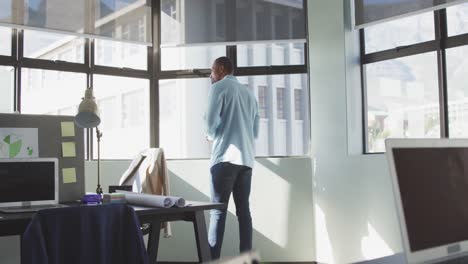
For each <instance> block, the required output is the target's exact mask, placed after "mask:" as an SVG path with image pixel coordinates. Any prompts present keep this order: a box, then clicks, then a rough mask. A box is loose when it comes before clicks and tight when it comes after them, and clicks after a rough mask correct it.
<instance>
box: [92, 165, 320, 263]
mask: <svg viewBox="0 0 468 264" xmlns="http://www.w3.org/2000/svg"><path fill="white" fill-rule="evenodd" d="M129 163H130V162H129V161H105V162H103V164H102V170H101V171H102V183H101V184H102V185H103V186H104V190H105V191H106V190H107V186H108V185H109V184H117V183H118V180H119V178H120V176H121V175H122V173H123V172H124V171H125V169H126V168H127V167H128V165H129ZM168 167H169V171H170V187H171V194H172V195H179V196H183V197H184V198H186V199H188V200H200V201H209V196H210V194H209V167H210V166H209V161H208V160H185V161H182V160H181V161H169V162H168ZM311 170H312V169H311V162H310V159H309V158H288V159H257V162H256V164H255V169H254V172H253V178H252V194H251V198H250V203H251V211H252V218H253V226H254V247H255V248H256V249H258V250H259V251H260V254H261V256H262V259H263V260H265V261H312V260H314V233H313V207H312V202H311V201H312V178H311V176H310V171H311ZM85 171H86V175H87V177H86V191H94V190H95V189H96V176H95V175H96V163H95V162H87V163H86V168H85ZM233 205H234V204H233V202H232V199H231V202H230V207H229V216H228V220H227V225H226V234H225V237H224V244H223V252H222V254H223V255H225V256H233V255H236V254H237V253H238V244H239V239H238V226H237V219H236V217H235V207H234V206H233ZM206 222H207V223H208V222H209V215H208V214H206ZM173 234H174V237H173V238H170V239H165V238H161V244H160V251H159V252H160V257H159V258H158V259H159V260H167V261H197V249H196V244H195V240H194V233H193V226H192V225H191V224H190V223H185V222H176V223H175V224H174V225H173Z"/></svg>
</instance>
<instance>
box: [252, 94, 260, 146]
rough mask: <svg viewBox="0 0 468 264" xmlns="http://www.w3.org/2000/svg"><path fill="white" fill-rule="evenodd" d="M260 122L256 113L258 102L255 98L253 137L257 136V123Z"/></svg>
mask: <svg viewBox="0 0 468 264" xmlns="http://www.w3.org/2000/svg"><path fill="white" fill-rule="evenodd" d="M259 123H260V115H259V114H258V102H257V100H255V117H254V125H253V133H254V138H255V139H257V138H258V130H259V125H260V124H259Z"/></svg>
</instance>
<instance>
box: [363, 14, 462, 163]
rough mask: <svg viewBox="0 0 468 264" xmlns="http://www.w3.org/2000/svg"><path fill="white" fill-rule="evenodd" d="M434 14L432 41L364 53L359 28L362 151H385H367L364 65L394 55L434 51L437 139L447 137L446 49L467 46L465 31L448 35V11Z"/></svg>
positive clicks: (391, 57) (400, 56)
mask: <svg viewBox="0 0 468 264" xmlns="http://www.w3.org/2000/svg"><path fill="white" fill-rule="evenodd" d="M433 16H434V30H435V38H434V40H430V41H426V42H421V43H416V44H411V45H406V46H398V47H395V48H392V49H387V50H382V51H378V52H372V53H366V47H365V29H360V30H359V42H360V63H361V84H362V90H361V91H362V98H361V99H362V128H363V133H362V134H363V137H362V140H363V154H371V155H372V154H382V153H384V152H369V148H368V147H369V146H368V140H369V139H368V127H367V126H368V124H367V122H368V120H367V117H368V109H367V87H366V72H365V69H364V68H365V65H366V64H371V63H376V62H381V61H387V60H392V59H397V58H403V57H409V56H413V55H418V54H423V53H428V52H436V56H437V74H438V91H439V120H440V138H449V123H448V122H449V116H448V114H449V113H448V97H447V59H446V50H447V49H450V48H455V47H462V46H466V45H468V33H465V34H460V35H455V36H448V24H447V11H446V9H440V10H436V11H433Z"/></svg>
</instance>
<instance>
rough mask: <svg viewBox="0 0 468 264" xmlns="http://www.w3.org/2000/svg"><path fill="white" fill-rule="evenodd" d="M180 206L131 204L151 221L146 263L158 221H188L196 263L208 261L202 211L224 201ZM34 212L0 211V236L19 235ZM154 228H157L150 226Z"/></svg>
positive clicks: (153, 250)
mask: <svg viewBox="0 0 468 264" xmlns="http://www.w3.org/2000/svg"><path fill="white" fill-rule="evenodd" d="M186 204H190V205H189V206H187V207H183V208H149V207H140V206H132V207H133V209H134V210H135V212H136V214H137V216H138V218H139V219H140V223H142V224H143V223H149V224H151V226H150V230H149V237H148V245H147V252H148V255H149V260H150V263H155V262H156V260H157V256H158V248H159V234H160V232H161V229H160V228H159V227H160V226H161V223H162V222H172V221H188V222H192V223H193V228H194V230H195V240H196V241H197V252H198V258H199V261H200V262H205V261H209V260H211V254H210V247H209V244H208V236H207V230H206V224H205V214H204V211H205V210H210V209H226V207H227V206H226V204H220V203H205V202H192V201H187V202H186ZM33 215H34V213H17V214H4V213H0V236H14V235H20V236H22V235H23V233H24V231H25V230H26V227H27V226H28V224H29V222H30V221H31V219H32V217H33ZM154 227H157V228H154Z"/></svg>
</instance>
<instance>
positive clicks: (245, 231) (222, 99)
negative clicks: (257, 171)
mask: <svg viewBox="0 0 468 264" xmlns="http://www.w3.org/2000/svg"><path fill="white" fill-rule="evenodd" d="M233 70H234V67H233V64H232V62H231V61H230V60H229V58H227V57H220V58H217V59H216V60H215V61H214V63H213V66H212V67H211V76H210V78H211V83H212V84H213V85H212V87H211V90H210V94H209V99H208V110H207V112H206V115H205V121H206V134H207V139H208V140H210V141H213V147H212V153H211V170H210V171H211V201H212V202H218V203H226V204H227V203H228V202H229V197H230V196H231V192H232V193H233V196H234V202H235V204H236V215H237V219H238V221H239V238H240V245H239V250H240V252H244V251H248V250H250V249H252V218H251V216H250V208H249V196H250V185H251V180H252V168H253V165H254V159H255V138H256V137H257V135H258V122H259V115H258V104H257V101H256V99H255V96H254V95H253V93H252V92H251V91H250V90H249V89H248V88H247V87H246V86H244V85H242V84H241V83H239V81H238V80H237V79H236V77H234V76H233V75H232V74H233ZM226 213H227V211H226V210H212V211H211V218H210V228H209V232H208V240H209V243H210V247H211V257H212V258H213V259H218V258H219V257H220V255H221V246H222V243H223V236H224V227H225V223H226Z"/></svg>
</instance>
